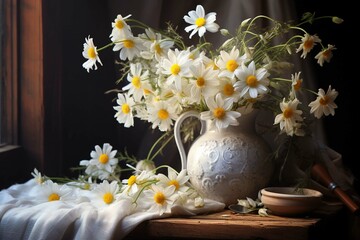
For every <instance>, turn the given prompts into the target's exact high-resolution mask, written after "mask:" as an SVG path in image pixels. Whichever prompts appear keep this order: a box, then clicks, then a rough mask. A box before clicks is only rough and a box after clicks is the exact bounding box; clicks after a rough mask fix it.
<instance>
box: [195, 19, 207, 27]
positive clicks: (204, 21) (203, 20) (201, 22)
mask: <svg viewBox="0 0 360 240" xmlns="http://www.w3.org/2000/svg"><path fill="white" fill-rule="evenodd" d="M205 23H206V20H205V18H198V19H196V21H195V24H196V26H198V27H202V26H204V25H205Z"/></svg>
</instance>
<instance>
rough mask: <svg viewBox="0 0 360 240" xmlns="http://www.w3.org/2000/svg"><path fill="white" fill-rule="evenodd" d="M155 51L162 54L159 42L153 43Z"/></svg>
mask: <svg viewBox="0 0 360 240" xmlns="http://www.w3.org/2000/svg"><path fill="white" fill-rule="evenodd" d="M155 52H156V53H157V54H162V49H161V47H160V44H156V45H155Z"/></svg>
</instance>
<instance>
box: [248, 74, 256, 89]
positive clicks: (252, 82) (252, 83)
mask: <svg viewBox="0 0 360 240" xmlns="http://www.w3.org/2000/svg"><path fill="white" fill-rule="evenodd" d="M246 84H247V85H248V86H249V87H252V88H253V87H257V85H258V80H257V78H256V77H255V76H254V75H250V76H248V77H247V78H246Z"/></svg>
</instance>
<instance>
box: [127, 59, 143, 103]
mask: <svg viewBox="0 0 360 240" xmlns="http://www.w3.org/2000/svg"><path fill="white" fill-rule="evenodd" d="M148 77H149V70H146V71H143V69H142V65H141V64H140V63H136V64H130V73H129V74H128V75H127V80H128V82H129V84H128V85H126V86H124V87H123V88H122V90H124V91H127V92H128V93H129V96H133V97H134V100H135V101H136V102H139V101H140V99H141V98H142V96H143V95H144V87H145V88H148V87H149V84H145V83H146V80H147V79H148ZM143 83H144V86H142V85H143Z"/></svg>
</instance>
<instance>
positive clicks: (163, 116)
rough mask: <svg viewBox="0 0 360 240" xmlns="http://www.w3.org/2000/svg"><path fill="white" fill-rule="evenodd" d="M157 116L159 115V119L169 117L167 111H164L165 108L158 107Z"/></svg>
mask: <svg viewBox="0 0 360 240" xmlns="http://www.w3.org/2000/svg"><path fill="white" fill-rule="evenodd" d="M158 117H159V118H160V119H161V120H165V119H168V118H169V113H168V111H166V110H165V109H160V110H159V111H158Z"/></svg>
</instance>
